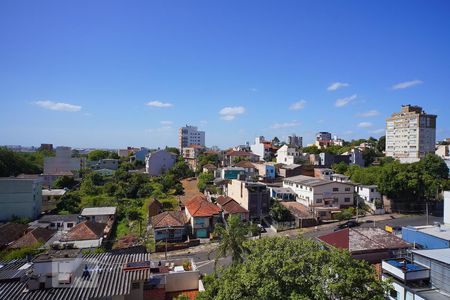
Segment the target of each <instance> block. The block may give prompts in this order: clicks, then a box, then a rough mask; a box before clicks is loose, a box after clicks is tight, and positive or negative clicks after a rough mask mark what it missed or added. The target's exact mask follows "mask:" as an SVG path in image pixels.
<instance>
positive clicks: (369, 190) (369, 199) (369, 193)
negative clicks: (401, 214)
mask: <svg viewBox="0 0 450 300" xmlns="http://www.w3.org/2000/svg"><path fill="white" fill-rule="evenodd" d="M355 192H356V193H357V194H358V196H359V197H358V201H364V204H366V205H367V206H369V208H370V209H371V210H372V212H373V213H374V214H376V215H382V214H384V213H385V211H384V208H383V197H382V196H381V193H380V192H379V191H378V186H377V185H375V184H374V185H356V187H355Z"/></svg>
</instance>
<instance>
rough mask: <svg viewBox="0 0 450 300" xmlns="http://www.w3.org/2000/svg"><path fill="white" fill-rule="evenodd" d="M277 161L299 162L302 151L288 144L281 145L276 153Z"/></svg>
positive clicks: (287, 163)
mask: <svg viewBox="0 0 450 300" xmlns="http://www.w3.org/2000/svg"><path fill="white" fill-rule="evenodd" d="M276 157H277V163H278V164H286V165H292V164H295V163H298V162H299V161H300V159H301V155H300V152H299V151H297V148H293V147H289V146H288V145H283V146H281V148H280V149H278V151H277V153H276Z"/></svg>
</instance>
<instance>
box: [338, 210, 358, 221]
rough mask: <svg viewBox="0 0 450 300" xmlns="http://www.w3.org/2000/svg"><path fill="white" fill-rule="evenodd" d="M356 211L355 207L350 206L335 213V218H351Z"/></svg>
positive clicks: (343, 219) (342, 219) (344, 219)
mask: <svg viewBox="0 0 450 300" xmlns="http://www.w3.org/2000/svg"><path fill="white" fill-rule="evenodd" d="M354 213H355V209H354V208H353V207H349V208H346V209H343V210H341V211H340V212H338V213H336V214H335V218H336V219H338V220H339V221H346V220H350V219H351V218H352V217H353V214H354Z"/></svg>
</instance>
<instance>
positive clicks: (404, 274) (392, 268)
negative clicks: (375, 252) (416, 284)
mask: <svg viewBox="0 0 450 300" xmlns="http://www.w3.org/2000/svg"><path fill="white" fill-rule="evenodd" d="M381 268H382V269H383V272H384V273H386V272H387V273H389V274H391V275H393V276H395V277H397V278H398V279H400V280H403V281H413V280H423V279H428V278H430V269H429V268H427V267H425V266H422V265H419V264H416V263H414V262H412V261H410V260H409V259H407V258H395V259H386V260H383V261H382V263H381Z"/></svg>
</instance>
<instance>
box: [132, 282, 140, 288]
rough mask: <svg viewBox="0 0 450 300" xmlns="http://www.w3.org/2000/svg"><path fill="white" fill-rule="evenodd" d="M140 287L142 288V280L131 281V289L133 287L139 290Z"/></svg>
mask: <svg viewBox="0 0 450 300" xmlns="http://www.w3.org/2000/svg"><path fill="white" fill-rule="evenodd" d="M140 288H141V284H140V282H132V283H131V289H132V290H138V289H140Z"/></svg>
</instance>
